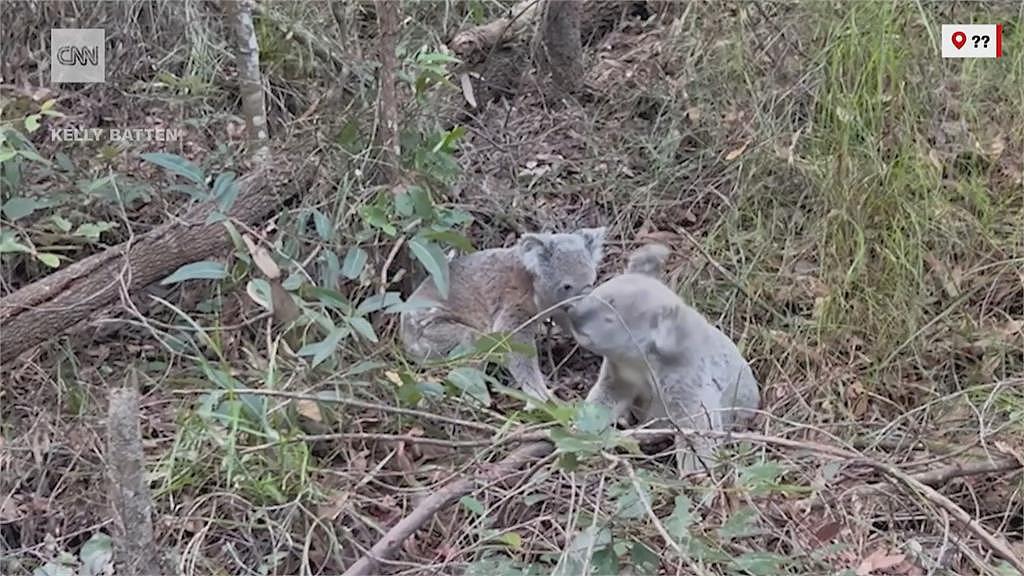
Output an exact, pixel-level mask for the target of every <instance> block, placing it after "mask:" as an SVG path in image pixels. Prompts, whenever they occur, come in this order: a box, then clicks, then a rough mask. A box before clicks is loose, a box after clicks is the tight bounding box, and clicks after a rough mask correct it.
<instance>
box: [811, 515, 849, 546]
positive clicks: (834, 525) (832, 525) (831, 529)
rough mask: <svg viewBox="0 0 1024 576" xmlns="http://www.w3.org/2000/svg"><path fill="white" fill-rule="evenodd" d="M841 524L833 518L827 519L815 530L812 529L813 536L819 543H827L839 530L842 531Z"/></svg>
mask: <svg viewBox="0 0 1024 576" xmlns="http://www.w3.org/2000/svg"><path fill="white" fill-rule="evenodd" d="M842 529H843V525H842V524H841V523H839V522H836V521H835V520H829V521H828V522H825V523H824V524H822V525H821V526H820V527H818V529H817V530H815V531H814V537H815V538H816V539H817V540H818V542H820V543H821V544H828V543H829V542H831V541H832V539H833V538H835V537H836V536H837V535H838V534H839V532H840V531H842Z"/></svg>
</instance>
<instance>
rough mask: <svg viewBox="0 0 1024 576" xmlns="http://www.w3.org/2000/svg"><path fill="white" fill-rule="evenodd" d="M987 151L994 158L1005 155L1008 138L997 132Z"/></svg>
mask: <svg viewBox="0 0 1024 576" xmlns="http://www.w3.org/2000/svg"><path fill="white" fill-rule="evenodd" d="M986 148H987V149H986V150H985V152H987V153H988V155H989V156H991V157H992V158H999V157H1000V156H1002V155H1003V150H1006V138H1005V137H1004V136H1003V135H1002V133H1000V134H996V136H995V137H994V138H992V140H991V141H990V142H989V143H988V146H987V147H986Z"/></svg>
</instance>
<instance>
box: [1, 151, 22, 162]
mask: <svg viewBox="0 0 1024 576" xmlns="http://www.w3.org/2000/svg"><path fill="white" fill-rule="evenodd" d="M17 155H18V151H17V150H0V162H7V161H8V160H10V159H11V158H14V157H15V156H17Z"/></svg>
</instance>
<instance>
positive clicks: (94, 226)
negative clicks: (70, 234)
mask: <svg viewBox="0 0 1024 576" xmlns="http://www.w3.org/2000/svg"><path fill="white" fill-rule="evenodd" d="M114 228H117V224H115V223H113V222H90V223H86V224H82V225H81V226H79V227H78V229H77V230H75V233H74V235H75V236H83V237H85V238H89V239H90V240H99V239H100V234H102V233H104V232H107V231H109V230H113V229H114Z"/></svg>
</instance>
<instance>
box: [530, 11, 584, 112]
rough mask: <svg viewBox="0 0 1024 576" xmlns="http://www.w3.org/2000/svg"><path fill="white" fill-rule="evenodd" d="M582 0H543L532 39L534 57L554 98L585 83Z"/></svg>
mask: <svg viewBox="0 0 1024 576" xmlns="http://www.w3.org/2000/svg"><path fill="white" fill-rule="evenodd" d="M581 10H582V3H581V1H580V0H544V5H543V6H542V7H541V17H540V22H539V26H538V27H537V32H536V35H535V36H534V41H533V58H534V63H535V64H536V65H537V72H538V78H539V79H540V81H541V83H542V84H543V85H544V90H545V93H546V94H547V95H548V96H549V97H551V98H554V99H558V98H562V97H564V96H566V95H568V94H572V93H574V92H576V91H578V90H579V89H580V87H581V86H582V84H583V44H582V42H581V40H580V15H581Z"/></svg>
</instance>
